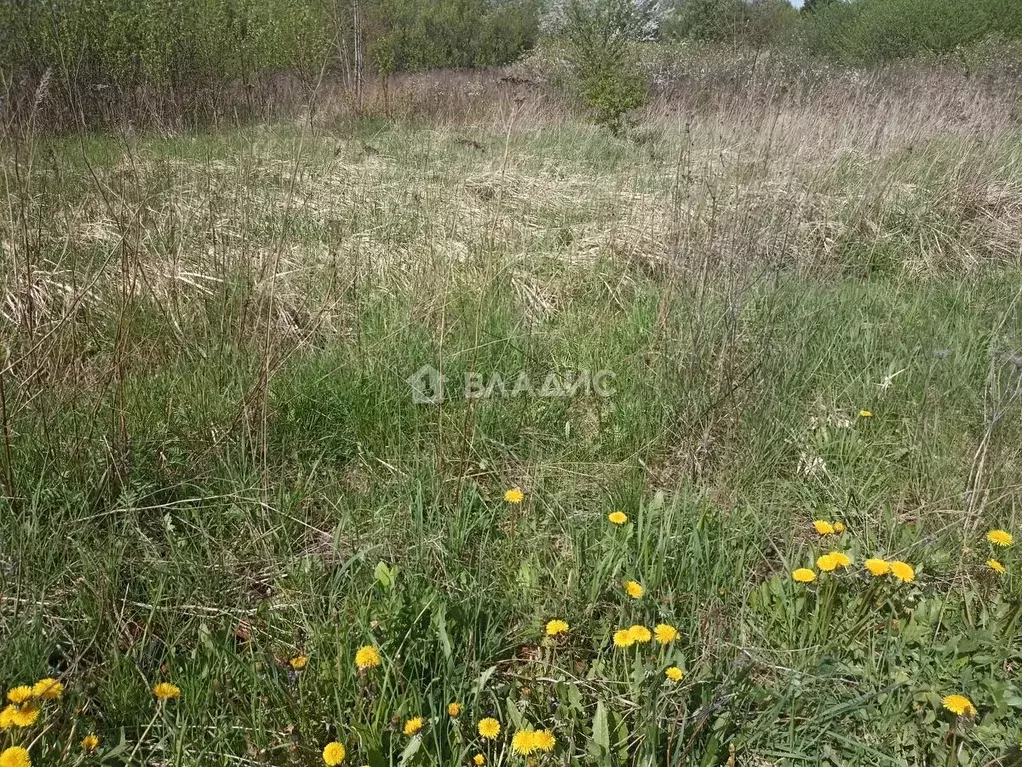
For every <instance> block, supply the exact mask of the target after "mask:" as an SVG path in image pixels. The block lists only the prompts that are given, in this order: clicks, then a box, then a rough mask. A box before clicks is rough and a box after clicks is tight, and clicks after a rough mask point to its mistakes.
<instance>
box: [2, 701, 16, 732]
mask: <svg viewBox="0 0 1022 767" xmlns="http://www.w3.org/2000/svg"><path fill="white" fill-rule="evenodd" d="M17 710H18V709H17V708H15V707H14V706H5V707H4V709H3V710H2V711H0V730H9V729H11V728H12V727H13V726H14V712H15V711H17Z"/></svg>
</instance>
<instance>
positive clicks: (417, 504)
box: [0, 76, 1022, 767]
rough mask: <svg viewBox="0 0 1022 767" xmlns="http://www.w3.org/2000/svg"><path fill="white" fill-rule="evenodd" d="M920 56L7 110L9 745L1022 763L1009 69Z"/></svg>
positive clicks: (69, 757) (1, 353) (233, 752)
mask: <svg viewBox="0 0 1022 767" xmlns="http://www.w3.org/2000/svg"><path fill="white" fill-rule="evenodd" d="M920 82H921V84H919V85H917V86H913V84H912V83H911V81H908V82H905V81H899V80H897V79H896V78H895V79H894V80H893V81H891V80H890V79H888V80H871V79H870V78H868V77H860V76H849V77H847V78H845V79H842V80H839V81H835V82H834V83H832V84H831V85H830V86H828V87H827V88H825V89H822V90H816V91H812V92H810V91H807V90H799V89H792V90H791V91H784V90H783V89H779V88H771V89H768V90H769V93H770V98H763V99H759V98H754V97H753V96H752V95H750V94H751V93H752V91H738V90H736V91H734V92H732V93H731V94H730V96H726V97H725V96H721V97H720V98H718V99H716V100H713V101H710V102H707V103H703V104H701V105H700V104H687V105H685V106H684V108H682V107H677V106H675V107H672V105H671V103H670V102H664V103H660V104H656V105H654V106H653V107H652V108H651V110H650V113H649V114H647V115H646V117H645V120H644V122H643V124H642V125H641V127H639V128H637V129H636V130H635V131H633V132H632V135H630V136H629V137H627V138H621V139H615V138H611V137H610V136H609V135H607V134H605V133H602V132H600V131H599V130H596V129H594V128H592V127H589V126H587V125H585V124H584V123H583V122H581V121H580V120H578V119H577V118H572V117H568V116H567V113H566V112H564V111H562V110H561V109H560V108H558V107H556V106H555V105H551V104H548V103H545V102H544V101H543V100H542V99H535V100H525V101H523V100H521V99H518V100H517V101H516V100H515V99H514V98H510V97H508V98H503V99H491V100H489V101H488V102H487V104H486V105H485V109H479V110H475V111H473V110H474V109H475V108H474V107H473V110H468V113H470V118H467V117H464V115H463V116H462V117H458V116H451V115H449V116H446V117H445V116H444V115H442V114H441V115H437V114H431V116H430V119H418V120H416V119H414V118H412V117H407V118H403V119H400V120H396V119H395V120H387V119H382V118H370V117H366V118H362V119H354V118H351V117H349V116H346V115H345V114H343V113H341V110H339V109H331V108H330V107H329V105H328V104H320V108H319V109H318V110H317V111H316V112H314V113H312V114H311V116H307V117H306V118H302V119H297V120H294V121H292V122H276V123H272V124H265V125H257V126H246V127H238V128H234V129H231V130H223V131H219V132H209V133H205V134H201V135H194V134H180V133H175V132H167V133H166V134H163V135H160V134H153V135H144V136H137V135H134V134H133V133H130V132H126V133H125V134H124V135H106V136H101V135H92V134H88V135H81V136H78V137H69V138H44V137H42V136H41V135H39V133H38V132H37V131H31V130H29V131H25V132H23V133H20V134H18V135H14V136H10V137H8V140H7V141H6V143H5V144H4V153H3V156H2V179H3V184H4V198H5V201H6V205H5V206H4V211H3V216H2V217H0V280H2V283H0V287H2V292H0V371H2V374H0V405H2V411H0V416H2V425H3V434H2V445H0V486H2V490H3V496H4V497H3V499H2V500H0V637H2V640H3V641H2V646H3V652H0V684H2V685H3V686H4V689H5V690H7V689H11V688H15V687H16V686H17V685H31V684H33V683H34V682H36V681H37V680H39V679H41V678H47V677H52V678H55V679H59V681H60V683H61V684H62V685H63V693H62V695H61V696H60V697H59V698H58V699H53V698H52V696H51V697H49V698H48V697H46V696H43V697H42V698H41V699H39V700H38V701H37V702H36V703H33V702H32V700H29V701H27V702H24V703H20V704H19V705H16V706H13V707H12V708H10V709H8V713H7V715H6V719H5V718H4V717H3V716H2V715H0V725H6V726H4V728H3V729H0V749H2V748H8V747H24V748H26V749H28V752H29V754H30V756H31V760H32V764H33V765H58V764H61V765H63V764H97V765H99V764H105V765H121V764H132V765H295V764H297V765H315V764H322V763H323V762H324V748H325V747H326V746H327V744H328V743H331V742H339V743H342V744H343V745H344V749H345V752H346V753H345V762H344V763H345V764H353V765H362V764H369V765H373V766H374V767H377V766H379V765H398V764H400V765H412V764H422V765H434V764H435V765H464V764H472V763H475V764H481V763H482V762H480V761H478V759H479V758H482V759H485V761H486V763H487V764H493V765H499V764H523V765H524V764H526V763H527V760H528V761H529V762H532V763H535V764H539V765H554V764H560V765H569V764H578V763H586V764H595V765H615V764H616V765H625V764H635V765H665V764H678V765H681V764H685V765H687V764H693V765H716V764H730V765H750V766H752V765H756V766H759V765H956V764H957V765H993V764H997V765H1007V764H1016V763H1019V756H1018V748H1019V745H1018V744H1019V741H1020V740H1022V726H1020V724H1019V722H1020V721H1022V719H1020V714H1022V681H1020V680H1019V668H1020V665H1022V643H1020V641H1019V633H1018V622H1019V617H1020V613H1022V603H1020V595H1022V571H1020V569H1019V568H1020V567H1022V562H1020V561H1019V559H1018V556H1017V554H1016V549H1017V545H1016V546H1015V547H1001V546H997V545H994V544H993V543H991V542H990V541H988V540H987V534H988V531H990V530H995V529H1000V530H1004V531H1008V532H1012V531H1014V532H1015V533H1018V532H1019V531H1020V523H1022V519H1020V516H1022V515H1020V511H1019V503H1020V501H1022V482H1020V480H1019V477H1020V476H1022V422H1020V419H1019V398H1020V396H1022V372H1020V371H1022V357H1020V354H1022V306H1020V295H1022V288H1020V286H1022V268H1020V267H1022V131H1020V125H1019V120H1018V115H1019V112H1018V109H1019V104H1020V103H1022V102H1020V101H1019V97H1018V91H1017V90H1016V91H1012V90H1011V89H1005V88H1003V87H1000V88H998V89H988V88H985V87H984V86H983V85H981V84H980V83H978V82H975V81H973V80H970V79H968V78H964V77H963V78H960V79H958V80H953V81H948V82H940V83H934V82H930V81H920ZM938 86H939V87H938ZM422 87H423V88H426V91H427V93H428V92H429V91H428V88H427V86H422ZM465 87H466V88H468V90H467V91H466V93H467V95H466V94H462V95H461V96H459V97H457V98H456V97H455V96H454V95H451V94H446V96H445V98H449V99H451V102H450V103H455V102H457V103H458V104H462V105H463V104H464V103H474V102H471V99H472V98H473V97H472V92H471V87H472V84H471V83H469V84H468V85H467V86H465ZM417 97H421V98H425V99H426V100H428V98H426V97H422V94H421V92H420V93H419V96H417ZM395 98H396V97H395ZM409 98H410V97H409ZM437 98H439V96H438V97H437ZM487 98H489V97H487ZM444 103H447V102H444ZM395 109H396V110H397V111H400V103H398V106H396V107H395ZM439 111H441V112H442V110H439ZM566 117H567V119H565V118H566ZM427 365H428V366H432V367H433V368H436V369H438V370H439V371H442V373H443V375H444V376H445V377H446V384H447V385H446V388H445V397H444V399H443V401H442V402H441V403H438V404H422V403H417V402H415V401H414V399H413V388H412V387H411V386H410V385H409V383H408V381H407V379H408V378H409V377H410V376H412V375H413V374H415V373H416V371H418V370H420V369H421V368H423V367H424V366H427ZM600 371H608V372H606V373H603V375H602V377H600V378H599V379H598V383H600V384H601V385H600V386H595V387H594V386H586V385H585V383H586V379H585V377H586V376H587V375H588V376H590V377H592V376H593V375H595V374H597V373H599V372H600ZM495 374H499V376H500V377H501V380H502V381H503V382H504V385H503V386H501V385H499V382H497V381H495V378H494V376H495ZM523 375H524V377H523ZM466 376H468V380H469V382H470V383H471V384H472V391H473V393H475V394H479V393H480V386H479V382H480V381H481V382H482V384H483V386H484V389H485V387H489V388H488V389H486V390H485V391H484V392H483V393H484V394H485V395H487V396H472V397H466V396H465V391H464V388H465V387H464V382H465V380H466ZM526 379H527V381H528V383H529V384H530V385H531V391H529V390H527V387H525V381H526ZM573 384H575V385H574V386H573ZM544 385H546V388H544ZM565 389H567V390H568V391H567V392H565ZM513 488H518V489H520V490H521V493H522V496H523V497H522V499H521V500H520V502H512V501H513V500H514V499H515V496H512V501H509V500H506V495H505V494H506V492H507V491H508V490H510V489H513ZM615 511H621V512H623V513H624V515H626V517H627V521H626V522H624V523H623V524H620V525H619V524H615V523H614V522H612V521H611V520H610V519H609V518H608V515H610V514H611V513H612V512H615ZM814 521H827V522H830V523H837V522H840V523H841V525H842V526H843V527H844V530H843V532H840V533H835V534H833V535H829V534H828V535H821V534H820V533H818V532H817V530H816V529H815V528H814V526H813V522H814ZM831 551H838V552H842V553H844V554H845V555H846V556H847V557H848V559H849V560H850V563H849V564H848V565H847V566H837V567H836V569H834V570H832V571H829V572H828V571H826V570H825V568H827V567H830V566H831V565H833V564H835V563H834V561H833V558H831V559H826V558H825V559H824V560H823V561H822V562H820V564H819V565H817V559H818V557H820V556H821V555H824V554H826V553H828V552H831ZM870 558H883V559H885V560H888V561H892V562H893V561H900V562H903V563H907V564H908V565H910V566H911V568H912V571H913V574H912V576H913V577H911V579H910V578H909V576H908V574H907V573H906V572H905V571H904V569H903V568H900V567H899V568H896V569H895V570H896V573H897V574H898V575H900V576H901V577H896V576H895V575H893V574H886V575H879V576H874V575H871V573H870V572H869V571H868V570H866V569H865V567H864V563H865V561H866V560H867V559H870ZM992 559H996V560H997V561H999V562H1000V563H1002V564H1003V568H1004V572H1003V573H998V572H996V571H995V570H994V569H992V567H991V566H990V565H989V564H988V560H992ZM840 561H843V560H840ZM799 568H809V569H811V570H812V571H813V575H814V576H815V580H813V581H812V582H810V583H800V582H797V581H796V580H795V579H793V576H792V573H793V572H794V571H795V570H796V569H799ZM629 581H635V582H636V583H639V584H641V586H642V595H641V596H639V597H636V596H633V594H637V593H638V591H637V590H636V589H634V587H632V588H631V589H629V588H628V587H626V584H627V583H628V582H629ZM630 591H631V593H630ZM551 620H563V621H564V622H566V623H567V626H568V628H567V630H566V631H563V632H560V633H555V635H554V636H548V635H547V634H548V631H547V629H548V622H549V621H551ZM658 625H659V626H670V627H673V628H675V629H676V631H677V637H676V638H673V640H672V641H668V642H661V641H659V639H669V638H671V632H670V631H668V630H666V629H664V628H661V630H660V631H659V632H658V637H659V639H658V638H652V639H651V640H650V641H648V642H647V641H645V640H646V639H647V638H648V636H649V634H648V632H643V631H642V630H639V629H633V630H632V631H630V632H627V631H626V632H625V633H624V634H618V633H617V632H619V631H621V630H623V629H629V628H630V627H634V626H645V627H647V628H648V629H649V630H652V629H653V628H654V627H656V626H658ZM550 628H551V629H553V630H554V631H555V632H556V631H557V629H558V628H563V627H559V626H557V625H556V624H555V625H554V626H552V627H550ZM615 635H616V640H615ZM617 645H627V646H624V647H621V646H617ZM363 647H373V648H376V650H377V654H378V657H379V665H372V664H371V663H369V662H368V661H371V660H373V657H372V653H369V654H368V657H367V654H366V653H363V654H362V655H361V656H359V660H360V661H361V662H362V665H363V666H364V668H362V669H359V668H357V666H356V653H357V651H358V650H359V649H360V648H363ZM673 668H677V669H678V670H679V671H680V672H681V673H680V679H678V678H677V677H678V676H679V673H677V672H675V671H671V672H670V674H668V670H670V669H673ZM162 682H165V683H170V684H173V685H175V686H177V687H178V688H179V689H180V695H179V697H171V698H169V699H167V700H165V701H160V700H158V699H157V698H156V697H155V696H154V694H153V692H152V689H153V687H154V685H156V684H158V683H162ZM44 686H45V685H44ZM37 692H38V691H37ZM952 694H960V695H964V696H966V697H967V698H968V699H969V701H970V702H971V704H972V705H973V706H974V708H975V712H974V715H966V716H957V715H956V714H955V713H953V712H952V711H951V710H949V708H948V707H945V706H944V705H943V704H942V700H943V699H944V698H945V697H946V696H949V695H952ZM14 697H15V698H16V699H17V698H18V694H17V693H15V696H14ZM452 703H458V704H460V710H458V711H457V715H452V713H451V712H450V711H449V710H448V706H449V705H450V704H452ZM949 705H950V707H951V708H956V706H955V705H954V703H953V701H952V702H951V703H950V704H949ZM35 707H38V708H39V709H41V714H40V715H39V716H38V717H37V718H36V717H35V716H34V715H33V711H34V708H35ZM966 713H967V714H971V713H973V712H971V711H968V710H967V711H966ZM18 717H20V723H21V724H24V725H25V726H19V724H18V723H17V722H15V721H14V719H17V718H18ZM487 717H491V718H494V719H496V720H497V721H498V722H499V723H500V733H499V735H498V736H497V737H496V738H492V739H486V738H483V737H482V736H481V735H480V733H479V728H478V723H479V722H480V720H482V719H484V718H487ZM416 718H421V719H422V722H421V723H420V724H421V729H417V728H416V726H415V725H416V722H415V720H416ZM29 720H32V721H29ZM409 722H411V723H412V724H411V725H409V724H408V723H409ZM483 729H485V728H483ZM416 730H417V731H416ZM530 730H537V731H548V732H549V733H550V734H551V735H552V736H553V739H554V743H553V745H552V748H548V747H550V746H551V743H550V741H549V739H548V738H546V737H542V736H541V737H529V736H527V735H523V734H522V733H527V732H529V731H530ZM413 731H414V732H413ZM89 734H95V735H96V736H98V738H99V741H98V746H97V747H96V748H95V749H94V750H89V749H85V748H83V747H82V745H81V742H82V740H83V738H84V737H85V736H86V735H89ZM516 735H517V736H518V737H517V738H516V737H515V736H516ZM87 745H89V746H91V745H94V744H92V743H89V744H87ZM530 749H531V750H532V753H530V754H525V755H523V754H522V753H520V752H521V751H530ZM8 754H9V757H8V759H9V761H0V763H2V764H3V767H15V766H16V765H17V767H21V765H22V762H19V761H15V759H16V758H19V754H20V752H17V753H16V752H14V751H10V752H8ZM477 755H480V756H478V757H477ZM326 756H327V757H335V756H337V753H336V748H334V749H331V750H330V751H327V752H326ZM4 758H5V757H2V756H0V760H3V759H4Z"/></svg>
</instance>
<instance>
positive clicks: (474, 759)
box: [472, 754, 486, 767]
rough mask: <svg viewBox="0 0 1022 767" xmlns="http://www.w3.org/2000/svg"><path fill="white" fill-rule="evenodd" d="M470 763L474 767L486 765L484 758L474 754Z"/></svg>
mask: <svg viewBox="0 0 1022 767" xmlns="http://www.w3.org/2000/svg"><path fill="white" fill-rule="evenodd" d="M472 763H473V764H474V765H476V767H483V765H484V764H486V757H485V756H483V755H482V754H476V755H475V756H473V757H472Z"/></svg>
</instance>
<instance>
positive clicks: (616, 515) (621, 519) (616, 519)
mask: <svg viewBox="0 0 1022 767" xmlns="http://www.w3.org/2000/svg"><path fill="white" fill-rule="evenodd" d="M607 519H609V520H610V521H611V522H613V523H614V524H615V525H623V524H624V523H625V522H627V521H628V515H627V514H625V513H624V512H623V511H612V512H610V514H608V515H607Z"/></svg>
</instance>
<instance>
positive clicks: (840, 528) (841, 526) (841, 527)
mask: <svg viewBox="0 0 1022 767" xmlns="http://www.w3.org/2000/svg"><path fill="white" fill-rule="evenodd" d="M844 531H845V523H844V522H835V523H834V532H835V533H843V532H844Z"/></svg>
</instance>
